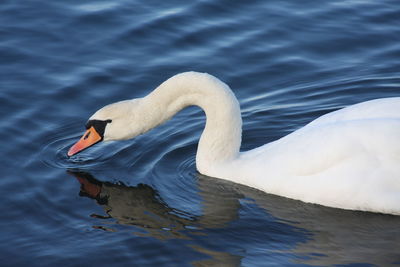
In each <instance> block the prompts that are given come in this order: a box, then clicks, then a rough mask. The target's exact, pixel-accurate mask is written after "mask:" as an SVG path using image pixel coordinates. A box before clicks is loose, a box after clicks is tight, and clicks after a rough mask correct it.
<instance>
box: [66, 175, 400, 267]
mask: <svg viewBox="0 0 400 267" xmlns="http://www.w3.org/2000/svg"><path fill="white" fill-rule="evenodd" d="M69 173H71V174H72V175H73V176H75V177H76V179H77V180H78V181H79V183H80V184H81V187H80V195H81V196H85V197H90V198H92V199H94V200H96V202H97V203H98V204H99V205H100V206H101V207H102V208H103V209H104V211H105V214H106V215H97V214H92V215H91V216H92V217H95V218H98V219H99V220H106V221H107V220H114V221H112V223H110V224H109V226H104V225H103V226H94V227H95V228H98V229H103V230H107V231H115V230H116V229H114V228H113V227H117V225H119V224H122V225H131V226H135V230H136V231H139V232H135V234H136V235H139V236H151V237H154V238H157V239H160V240H167V239H183V240H187V244H186V245H187V246H188V247H190V248H192V249H194V250H195V251H197V252H200V253H201V254H203V255H207V256H208V257H209V258H210V259H206V260H201V261H196V262H193V263H192V264H193V265H195V266H236V265H239V264H240V263H241V262H242V261H243V259H244V258H249V257H250V258H251V255H250V254H251V253H250V254H248V253H247V252H246V251H247V250H249V251H251V250H254V249H255V248H254V246H255V247H256V248H257V249H256V250H258V251H262V253H264V254H265V255H266V257H267V258H268V257H273V256H276V255H283V254H288V255H291V256H289V257H286V258H287V259H288V261H289V262H292V263H293V262H295V263H302V264H309V265H317V266H321V265H323V266H326V265H334V264H351V263H368V264H371V265H377V266H388V265H391V264H396V263H397V264H399V263H400V247H399V244H400V233H399V231H398V226H399V225H400V218H398V217H399V216H391V215H382V214H374V213H366V212H354V211H344V210H339V209H332V208H326V207H322V206H319V205H311V204H305V203H303V202H300V201H295V200H290V199H286V198H282V197H278V196H273V195H268V194H265V193H263V192H261V191H258V190H255V189H252V188H249V187H246V186H241V185H237V184H234V183H231V182H228V181H224V180H219V179H214V178H210V177H207V176H203V175H200V174H198V180H197V183H198V189H199V194H200V196H201V198H202V201H201V206H202V211H201V215H193V214H189V213H187V212H185V211H183V210H178V209H175V208H173V207H170V206H169V205H167V203H166V202H165V201H163V199H162V196H161V194H160V193H158V192H157V190H155V189H154V188H152V187H151V186H149V185H144V184H139V185H137V186H126V185H123V184H113V183H109V182H100V181H98V180H97V179H95V178H94V177H93V176H92V175H91V174H89V173H85V172H76V171H73V172H72V171H70V172H69ZM247 217H249V218H247ZM232 225H234V226H232ZM217 228H218V231H216V230H215V229H217ZM202 238H203V239H202ZM207 238H208V240H209V241H206V240H207ZM199 240H200V241H199ZM214 241H215V242H214ZM185 242H186V241H185ZM207 242H209V243H212V244H213V245H212V246H208V245H207ZM240 242H242V243H240ZM233 243H234V246H238V244H239V245H240V246H242V247H241V249H242V250H243V252H238V253H232V251H236V250H235V249H236V247H235V249H230V248H231V247H232V244H233ZM199 244H202V245H199ZM249 244H251V245H249ZM258 253H261V252H258ZM222 263H225V265H221V264H222Z"/></svg>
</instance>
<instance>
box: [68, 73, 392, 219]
mask: <svg viewBox="0 0 400 267" xmlns="http://www.w3.org/2000/svg"><path fill="white" fill-rule="evenodd" d="M192 105H195V106H199V107H200V108H202V109H203V110H204V112H205V114H206V123H205V128H204V130H203V133H202V135H201V137H200V140H199V143H198V148H197V153H196V168H197V170H198V171H199V172H200V173H202V174H204V175H207V176H212V177H216V178H221V179H226V180H230V181H233V182H235V183H240V184H244V185H247V186H250V187H253V188H257V189H259V190H262V191H265V192H266V193H270V194H275V195H279V196H283V197H287V198H291V199H296V200H301V201H303V202H307V203H313V204H319V205H324V206H328V207H333V208H341V209H348V210H359V211H369V212H377V213H387V214H395V215H400V97H392V98H383V99H376V100H370V101H367V102H363V103H359V104H355V105H352V106H349V107H346V108H343V109H340V110H337V111H334V112H331V113H328V114H326V115H323V116H321V117H319V118H317V119H315V120H314V121H312V122H310V123H309V124H307V125H305V126H304V127H302V128H300V129H298V130H296V131H294V132H292V133H290V134H289V135H287V136H284V137H282V138H280V139H278V140H276V141H273V142H271V143H268V144H265V145H263V146H261V147H258V148H255V149H252V150H249V151H245V152H240V145H241V134H242V118H241V112H240V106H239V102H238V100H237V99H236V97H235V95H234V94H233V92H232V91H231V89H230V88H229V86H228V85H226V84H225V83H224V82H222V81H220V80H219V79H217V78H216V77H214V76H212V75H210V74H207V73H198V72H185V73H180V74H177V75H175V76H173V77H171V78H169V79H168V80H166V81H165V82H163V83H162V84H161V85H159V86H158V87H157V88H156V89H155V90H154V91H152V92H151V93H150V94H148V95H147V96H145V97H143V98H137V99H131V100H125V101H120V102H117V103H113V104H110V105H107V106H105V107H103V108H101V109H99V110H98V111H97V112H95V113H94V114H93V115H92V116H91V117H90V118H89V120H88V122H87V123H86V129H87V130H86V132H85V133H84V135H83V136H82V138H81V139H80V140H79V141H78V142H77V143H76V144H74V145H73V146H72V147H71V148H70V149H69V151H68V152H67V155H68V156H69V157H71V156H73V155H75V154H77V153H79V152H81V151H82V150H84V149H86V148H88V147H90V146H92V145H94V144H96V143H99V142H101V141H111V140H126V139H130V138H134V137H136V136H138V135H140V134H143V133H145V132H147V131H149V130H150V129H152V128H154V127H156V126H158V125H160V124H162V123H163V122H165V121H167V120H169V119H170V118H171V117H172V116H174V115H175V114H176V113H177V112H178V111H180V110H182V109H183V108H185V107H187V106H192Z"/></svg>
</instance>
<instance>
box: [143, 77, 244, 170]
mask: <svg viewBox="0 0 400 267" xmlns="http://www.w3.org/2000/svg"><path fill="white" fill-rule="evenodd" d="M145 100H146V101H145V102H147V103H151V104H150V105H151V107H152V109H153V111H152V113H154V114H156V113H158V114H157V115H156V116H157V117H158V118H159V121H156V124H160V123H162V122H164V121H166V120H168V119H170V118H171V117H172V116H173V115H175V114H176V113H177V112H179V111H180V110H182V109H184V108H185V107H187V106H193V105H194V106H199V107H200V108H201V109H203V111H204V113H205V115H206V125H205V128H204V131H203V133H202V135H201V137H200V140H199V145H198V149H197V154H196V165H197V169H198V170H199V171H200V172H201V173H203V174H207V175H215V171H216V167H217V166H221V163H223V162H227V161H231V160H233V159H235V158H236V157H238V155H239V150H240V144H241V131H242V119H241V113H240V106H239V103H238V101H237V99H236V97H235V96H234V94H233V92H232V91H231V90H230V88H229V86H228V85H226V84H225V83H223V82H222V81H220V80H219V79H217V78H215V77H214V76H211V75H209V74H205V73H195V72H188V73H181V74H178V75H176V76H173V77H172V78H170V79H168V80H167V81H165V82H164V83H162V84H161V85H160V86H159V87H158V88H156V89H155V90H154V91H153V92H152V93H151V94H150V95H148V96H147V97H146V98H145Z"/></svg>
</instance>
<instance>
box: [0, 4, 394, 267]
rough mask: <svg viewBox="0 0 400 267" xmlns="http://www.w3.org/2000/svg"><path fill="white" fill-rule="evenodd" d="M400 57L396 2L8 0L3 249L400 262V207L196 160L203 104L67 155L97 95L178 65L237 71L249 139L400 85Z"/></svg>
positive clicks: (69, 261)
mask: <svg viewBox="0 0 400 267" xmlns="http://www.w3.org/2000/svg"><path fill="white" fill-rule="evenodd" d="M399 59H400V2H399V1H398V0H379V1H378V0H353V1H345V0H332V1H331V0H330V1H326V0H323V1H298V0H292V1H290V0H283V1H275V0H273V1H250V2H249V1H227V0H225V1H223V0H202V1H156V0H150V1H135V0H115V1H12V0H3V1H2V3H1V5H0V103H1V106H0V114H1V120H0V128H1V130H0V140H1V152H2V157H1V158H0V164H1V165H0V166H1V170H2V179H1V180H0V194H1V200H2V201H1V203H2V205H1V206H0V211H1V219H0V229H1V232H0V259H1V263H0V265H1V266H295V265H302V266H332V265H335V266H374V265H376V266H390V265H396V264H400V228H399V226H400V217H397V216H389V215H382V214H373V213H365V212H353V211H344V210H339V209H331V208H325V207H321V206H318V205H311V204H305V203H303V202H300V201H295V200H289V199H285V198H282V197H277V196H273V195H268V194H265V193H262V192H260V191H257V190H255V189H252V188H248V187H246V186H242V185H238V184H234V183H231V182H227V181H222V180H219V179H216V178H212V177H206V176H203V175H201V174H199V173H198V172H197V171H196V168H195V153H196V145H197V141H198V138H199V136H200V133H201V131H202V129H203V126H204V115H203V113H202V111H201V110H199V109H198V108H188V109H186V110H184V111H182V112H180V113H179V114H178V115H177V116H176V117H174V118H173V119H172V120H171V121H170V122H168V123H166V124H164V125H163V126H161V127H159V128H157V129H155V130H153V131H151V132H149V133H147V134H145V135H142V136H140V137H138V138H136V139H135V140H130V141H124V142H114V143H110V144H104V145H98V146H96V147H93V148H92V149H89V150H88V151H85V152H83V153H81V154H79V155H78V156H77V157H74V158H71V159H68V158H67V157H66V152H67V150H68V148H69V147H70V146H71V145H72V144H73V143H74V142H75V141H76V140H77V139H78V138H79V137H80V135H81V134H82V132H83V130H84V124H85V122H86V120H87V119H88V118H89V116H90V115H91V114H92V113H93V112H94V111H96V110H97V109H99V108H100V107H102V106H104V105H106V104H108V103H112V102H115V101H118V100H123V99H129V98H135V97H142V96H144V95H146V94H147V93H149V92H150V91H151V90H152V89H154V88H155V87H156V86H158V85H159V84H160V83H161V82H162V81H164V80H165V79H167V78H168V77H170V76H172V75H174V74H176V73H179V72H184V71H188V70H196V71H202V72H208V73H210V74H213V75H215V76H217V77H218V78H220V79H221V80H223V81H225V82H226V83H227V84H229V85H230V86H231V88H232V90H233V91H234V93H235V94H236V96H237V97H238V99H239V102H240V104H241V108H242V115H243V120H244V125H243V145H242V150H247V149H250V148H254V147H257V146H259V145H262V144H264V143H267V142H270V141H273V140H276V139H278V138H280V137H282V136H284V135H286V134H288V133H290V132H292V131H294V130H296V129H298V128H300V127H301V126H303V125H305V124H306V123H308V122H309V121H311V120H313V119H315V118H317V117H318V116H321V115H322V114H325V113H327V112H330V111H333V110H336V109H338V108H341V107H345V106H347V105H350V104H354V103H357V102H361V101H365V100H369V99H373V98H382V97H391V96H400V60H399Z"/></svg>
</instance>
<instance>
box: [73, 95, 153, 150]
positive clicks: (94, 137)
mask: <svg viewBox="0 0 400 267" xmlns="http://www.w3.org/2000/svg"><path fill="white" fill-rule="evenodd" d="M140 100H141V99H132V100H125V101H121V102H117V103H113V104H110V105H107V106H105V107H103V108H101V109H99V110H98V111H96V112H95V113H94V114H93V115H92V116H91V117H90V118H89V120H88V121H87V123H86V125H85V127H86V132H85V133H84V134H83V136H82V137H81V139H79V141H78V142H76V143H75V144H74V145H73V146H72V147H71V148H70V149H69V151H68V153H67V155H68V156H69V157H70V156H73V155H75V154H77V153H79V152H81V151H83V150H85V149H87V148H89V147H91V146H93V145H95V144H97V143H99V142H102V141H114V140H126V139H130V138H133V137H135V136H137V135H139V134H141V133H143V132H145V131H146V127H145V124H144V122H143V120H142V119H140V117H141V115H140V114H143V113H144V111H143V108H141V105H140Z"/></svg>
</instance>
